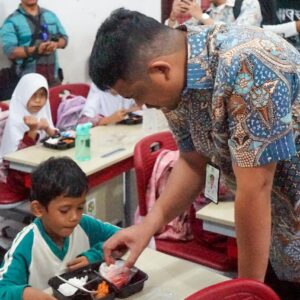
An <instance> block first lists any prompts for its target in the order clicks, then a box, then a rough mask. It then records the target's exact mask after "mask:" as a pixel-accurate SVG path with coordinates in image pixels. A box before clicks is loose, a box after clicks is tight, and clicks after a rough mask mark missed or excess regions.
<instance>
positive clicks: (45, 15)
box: [1, 0, 68, 87]
mask: <svg viewBox="0 0 300 300" xmlns="http://www.w3.org/2000/svg"><path fill="white" fill-rule="evenodd" d="M1 38H2V43H3V51H4V53H5V54H6V55H7V57H8V59H9V60H11V61H12V63H13V66H14V67H15V72H16V74H17V76H18V77H21V76H23V75H24V74H27V73H39V74H41V75H43V76H44V77H45V78H46V79H47V81H48V84H49V86H50V87H51V86H54V85H58V84H60V83H61V81H62V77H63V76H62V71H61V69H60V68H59V64H58V59H57V51H56V50H57V49H64V48H65V47H66V46H67V43H68V36H67V34H66V32H65V29H64V28H63V26H62V25H61V23H60V21H59V19H58V18H57V16H56V15H55V14H54V13H53V12H51V11H49V10H47V9H44V8H42V7H40V6H39V5H38V0H21V3H20V5H19V7H18V8H17V9H16V10H15V11H14V12H13V13H12V14H11V15H9V16H8V17H7V18H6V20H5V21H4V23H3V26H2V30H1Z"/></svg>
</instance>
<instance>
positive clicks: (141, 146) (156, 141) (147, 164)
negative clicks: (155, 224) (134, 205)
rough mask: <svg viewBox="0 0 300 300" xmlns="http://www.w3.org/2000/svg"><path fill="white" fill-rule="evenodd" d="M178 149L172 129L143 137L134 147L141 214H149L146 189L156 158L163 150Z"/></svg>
mask: <svg viewBox="0 0 300 300" xmlns="http://www.w3.org/2000/svg"><path fill="white" fill-rule="evenodd" d="M165 149H168V150H177V145H176V142H175V139H174V137H173V135H172V134H171V132H170V131H162V132H158V133H154V134H152V135H149V136H146V137H144V138H143V139H141V140H140V141H139V142H138V143H137V144H136V145H135V148H134V167H135V171H136V181H137V192H138V199H139V200H138V201H139V210H140V215H141V216H145V215H146V214H147V206H146V198H145V196H146V190H147V186H148V181H149V179H150V177H151V174H152V169H153V166H154V163H155V160H156V158H157V156H158V155H159V153H160V152H161V151H162V150H165Z"/></svg>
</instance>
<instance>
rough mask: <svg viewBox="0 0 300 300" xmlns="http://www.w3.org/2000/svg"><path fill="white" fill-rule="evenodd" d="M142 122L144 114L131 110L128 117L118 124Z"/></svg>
mask: <svg viewBox="0 0 300 300" xmlns="http://www.w3.org/2000/svg"><path fill="white" fill-rule="evenodd" d="M142 122H143V117H142V116H140V115H137V114H135V113H131V112H130V113H128V114H127V118H126V119H124V120H122V121H120V122H119V123H118V124H122V125H136V124H141V123H142Z"/></svg>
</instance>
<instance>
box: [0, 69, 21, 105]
mask: <svg viewBox="0 0 300 300" xmlns="http://www.w3.org/2000/svg"><path fill="white" fill-rule="evenodd" d="M19 79H20V78H19V76H18V75H17V73H16V69H15V66H14V65H12V66H11V67H8V68H4V69H1V70H0V101H1V100H10V99H11V95H12V93H13V91H14V89H15V87H16V85H17V83H18V81H19Z"/></svg>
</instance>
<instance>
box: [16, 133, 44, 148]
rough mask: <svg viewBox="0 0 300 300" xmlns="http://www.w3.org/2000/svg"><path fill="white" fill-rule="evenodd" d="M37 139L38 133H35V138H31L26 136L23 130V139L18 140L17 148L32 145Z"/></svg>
mask: <svg viewBox="0 0 300 300" xmlns="http://www.w3.org/2000/svg"><path fill="white" fill-rule="evenodd" d="M38 139H39V134H37V136H36V140H34V139H32V138H31V137H29V136H28V133H27V132H25V133H24V136H23V139H22V140H21V141H20V143H19V145H18V150H21V149H24V148H28V147H30V146H34V145H35V144H36V143H37V141H38Z"/></svg>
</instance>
